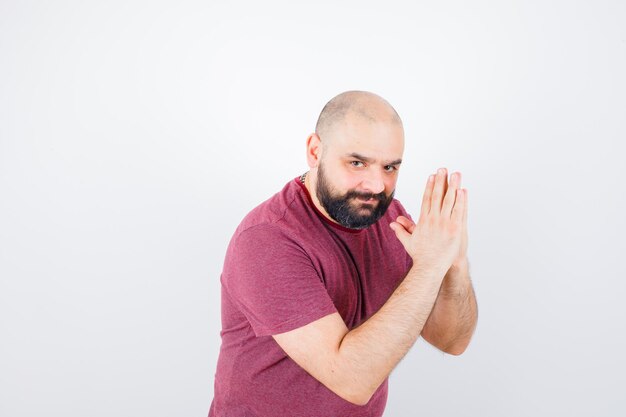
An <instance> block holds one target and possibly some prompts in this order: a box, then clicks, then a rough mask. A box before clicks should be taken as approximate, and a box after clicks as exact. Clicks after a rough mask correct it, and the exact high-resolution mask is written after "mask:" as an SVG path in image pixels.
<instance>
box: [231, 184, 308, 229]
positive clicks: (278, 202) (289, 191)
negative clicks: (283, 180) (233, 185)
mask: <svg viewBox="0 0 626 417" xmlns="http://www.w3.org/2000/svg"><path fill="white" fill-rule="evenodd" d="M298 189H299V186H298V184H297V183H296V182H295V180H291V181H289V182H288V183H287V184H286V185H285V186H284V187H283V189H282V190H280V191H279V192H277V193H276V194H274V195H273V196H271V197H270V198H268V199H267V200H265V201H264V202H262V203H261V204H259V205H258V206H256V207H255V208H254V209H252V210H251V211H250V212H249V213H248V214H247V215H246V216H245V217H244V218H243V220H242V221H241V223H240V224H239V226H238V227H237V230H236V231H235V235H239V234H242V233H245V234H249V233H252V234H253V233H255V231H257V232H258V231H271V230H275V231H278V230H279V229H280V228H281V227H282V226H283V223H284V222H283V220H284V219H285V217H286V216H287V215H288V213H290V212H291V211H293V210H297V209H298Z"/></svg>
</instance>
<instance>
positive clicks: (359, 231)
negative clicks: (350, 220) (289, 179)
mask: <svg viewBox="0 0 626 417" xmlns="http://www.w3.org/2000/svg"><path fill="white" fill-rule="evenodd" d="M294 181H295V182H296V183H297V184H298V185H299V186H300V187H302V190H303V191H304V194H305V195H306V198H307V200H309V203H310V204H311V207H313V210H315V213H316V214H317V215H318V216H319V217H321V218H322V220H323V221H325V222H326V223H327V224H329V225H330V226H332V227H334V228H335V229H339V230H341V231H343V232H348V233H361V232H362V231H364V230H365V229H350V228H349V227H345V226H342V225H340V224H339V223H335V222H334V221H332V220H330V219H329V218H328V217H326V216H324V213H322V212H321V211H320V210H319V209H318V208H317V206H316V205H315V203H314V202H313V198H312V197H311V193H309V190H308V189H307V188H306V185H304V183H302V181H300V176H297V177H296V178H294Z"/></svg>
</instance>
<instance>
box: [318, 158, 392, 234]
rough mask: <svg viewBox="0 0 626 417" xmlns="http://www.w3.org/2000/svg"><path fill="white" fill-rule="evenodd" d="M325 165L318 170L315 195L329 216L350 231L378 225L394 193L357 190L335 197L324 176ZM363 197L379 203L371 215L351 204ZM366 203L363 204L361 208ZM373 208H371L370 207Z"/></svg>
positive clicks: (371, 210) (371, 209)
mask: <svg viewBox="0 0 626 417" xmlns="http://www.w3.org/2000/svg"><path fill="white" fill-rule="evenodd" d="M322 167H323V164H322V163H320V164H319V166H318V168H317V187H316V188H317V189H316V191H315V194H316V195H317V198H318V200H319V201H320V204H321V205H322V207H324V209H325V210H326V212H327V213H328V215H329V216H330V217H331V218H332V219H333V220H334V221H336V222H337V223H339V224H340V225H342V226H344V227H347V228H350V229H365V228H366V227H369V226H371V225H373V224H374V223H376V222H377V221H378V219H380V218H381V217H382V216H383V215H384V214H385V212H386V211H387V208H388V207H389V205H390V204H391V201H392V200H393V194H394V192H395V190H394V191H392V192H391V195H389V196H387V195H386V194H385V192H384V191H383V192H381V193H378V194H372V193H361V192H358V191H355V190H350V191H348V192H347V193H345V194H344V195H339V196H337V195H334V194H333V191H332V189H331V186H330V184H329V183H328V179H327V178H326V176H325V175H324V169H323V168H322ZM357 197H361V198H364V199H368V198H373V199H374V200H376V201H378V204H376V207H374V208H370V209H369V211H370V213H369V214H359V208H355V207H354V206H353V205H352V204H350V203H351V200H353V199H356V198H357ZM365 204H366V203H361V207H363V205H365ZM370 207H371V206H370Z"/></svg>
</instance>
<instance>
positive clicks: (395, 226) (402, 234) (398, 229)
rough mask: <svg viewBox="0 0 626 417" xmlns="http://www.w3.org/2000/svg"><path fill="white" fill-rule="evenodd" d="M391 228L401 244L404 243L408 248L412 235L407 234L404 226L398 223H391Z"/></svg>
mask: <svg viewBox="0 0 626 417" xmlns="http://www.w3.org/2000/svg"><path fill="white" fill-rule="evenodd" d="M389 227H391V230H393V231H394V232H395V233H396V237H397V238H398V240H399V241H400V243H402V246H404V247H405V248H406V247H407V244H408V240H409V238H410V237H411V234H410V233H409V232H407V231H406V229H405V228H404V226H402V225H401V224H400V223H398V222H391V223H389Z"/></svg>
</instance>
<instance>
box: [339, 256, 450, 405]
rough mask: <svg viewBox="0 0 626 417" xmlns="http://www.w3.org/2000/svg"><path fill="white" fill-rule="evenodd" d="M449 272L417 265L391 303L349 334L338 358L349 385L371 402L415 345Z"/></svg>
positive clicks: (393, 296) (391, 299)
mask: <svg viewBox="0 0 626 417" xmlns="http://www.w3.org/2000/svg"><path fill="white" fill-rule="evenodd" d="M444 274H445V270H440V269H437V268H428V269H426V268H420V266H418V265H414V266H413V268H411V269H410V270H409V272H408V274H407V276H406V277H405V279H404V280H403V281H402V283H401V284H400V285H399V286H398V288H397V289H396V290H395V291H394V293H393V294H392V295H391V297H390V298H389V299H388V300H387V302H386V303H385V304H384V305H383V306H382V307H381V309H380V310H379V311H378V312H376V313H375V314H374V315H373V316H372V317H370V318H369V319H368V320H367V321H365V322H364V323H362V324H361V325H360V326H359V327H357V328H355V329H353V330H352V331H350V332H348V333H347V334H346V335H345V336H344V338H343V340H342V341H341V344H340V347H339V352H338V357H339V363H340V364H341V365H342V367H343V371H344V372H342V374H343V375H349V378H350V379H351V380H350V381H346V382H347V385H348V386H352V387H356V389H358V390H359V392H358V393H355V394H354V395H355V396H356V397H357V398H363V396H365V398H366V399H369V398H370V396H371V395H372V394H373V393H374V392H375V391H376V389H377V388H378V387H379V386H380V384H381V383H382V382H383V381H384V380H385V378H387V376H388V375H389V373H390V372H391V371H392V370H393V368H394V367H395V366H396V365H397V364H398V362H399V361H400V360H401V359H402V357H404V355H405V354H406V353H407V351H408V350H409V349H410V348H411V346H412V345H413V344H414V343H415V341H416V340H417V338H418V337H419V335H420V332H421V331H422V328H423V326H424V325H425V323H426V321H427V320H428V316H429V314H430V312H431V310H432V308H433V306H434V303H435V300H436V299H437V294H438V293H439V289H440V286H441V281H442V279H443V276H444Z"/></svg>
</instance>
